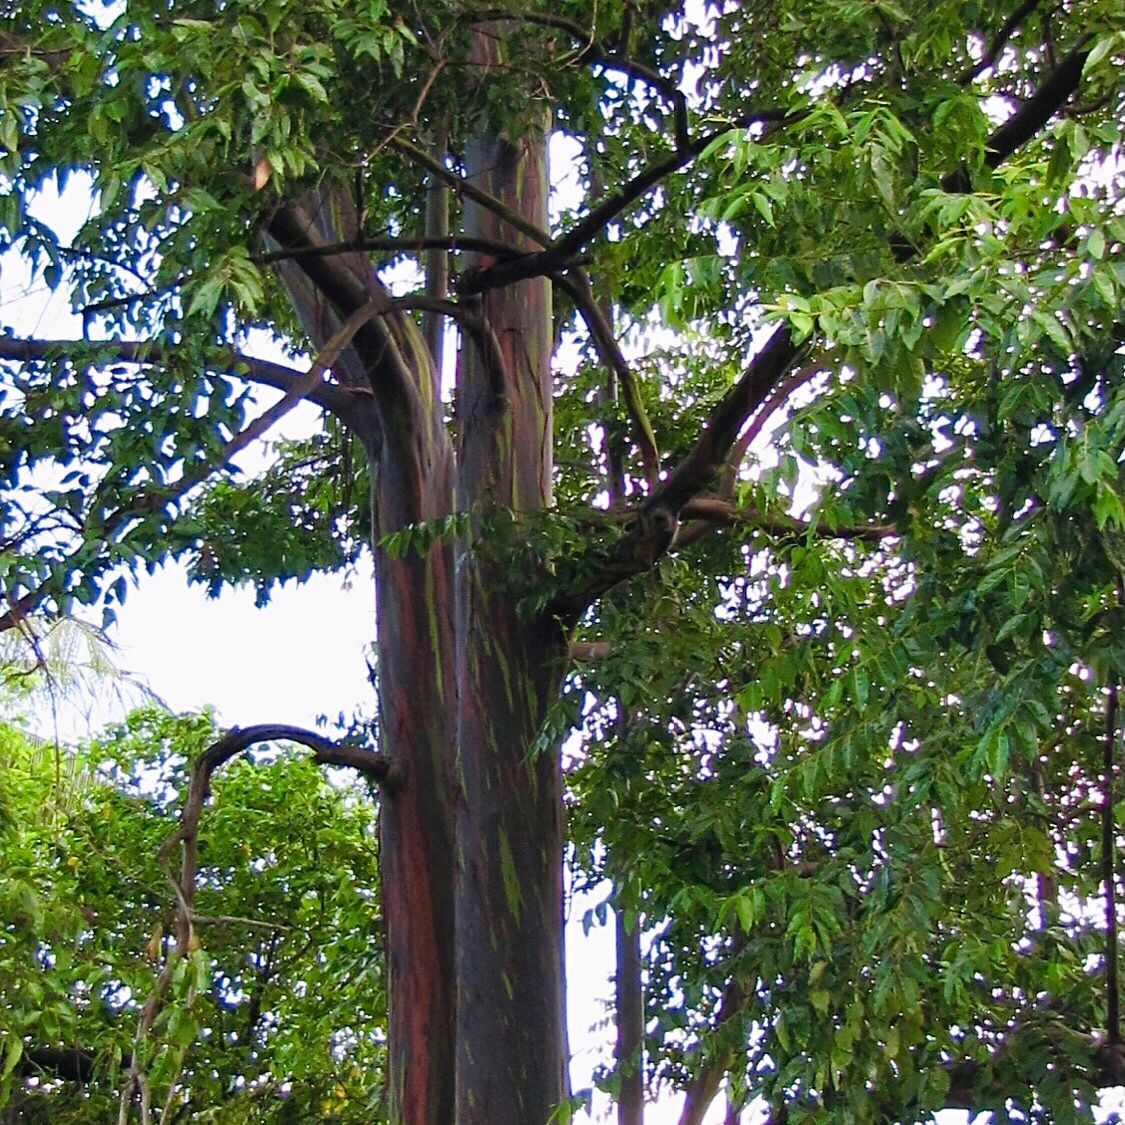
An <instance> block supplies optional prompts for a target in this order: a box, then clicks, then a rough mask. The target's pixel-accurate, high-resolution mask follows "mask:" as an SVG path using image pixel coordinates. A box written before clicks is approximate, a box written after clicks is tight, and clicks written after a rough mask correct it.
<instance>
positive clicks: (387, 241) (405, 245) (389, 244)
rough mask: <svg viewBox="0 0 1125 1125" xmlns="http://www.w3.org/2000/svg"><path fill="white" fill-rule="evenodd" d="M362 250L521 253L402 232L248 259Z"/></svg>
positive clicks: (479, 241)
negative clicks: (398, 236)
mask: <svg viewBox="0 0 1125 1125" xmlns="http://www.w3.org/2000/svg"><path fill="white" fill-rule="evenodd" d="M357 250H366V251H371V252H374V253H377V254H378V253H385V254H412V253H415V252H417V251H421V250H446V251H449V252H451V253H452V252H457V251H467V252H476V253H479V254H493V255H495V256H496V257H498V258H518V257H519V256H520V255H521V254H523V253H524V251H523V250H521V249H520V248H519V247H518V246H514V245H512V244H511V243H510V242H497V241H496V240H495V239H492V238H472V237H469V236H468V235H463V234H450V235H432V234H425V235H404V236H403V237H401V238H390V237H386V238H382V237H369V238H368V237H365V238H356V239H352V240H350V241H348V242H328V243H323V244H319V245H316V246H293V247H289V248H288V249H286V250H270V251H266V252H264V253H261V254H255V255H254V256H253V257H252V258H251V259H250V260H251V261H252V262H254V263H256V264H257V265H268V264H270V263H271V262H282V261H290V260H293V259H296V258H305V257H331V256H333V255H336V254H351V253H353V252H355V251H357Z"/></svg>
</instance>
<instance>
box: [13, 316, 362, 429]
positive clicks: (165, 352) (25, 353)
mask: <svg viewBox="0 0 1125 1125" xmlns="http://www.w3.org/2000/svg"><path fill="white" fill-rule="evenodd" d="M71 349H76V350H81V351H90V352H96V353H99V354H101V353H107V354H108V355H109V358H108V359H107V360H105V361H101V360H99V362H110V363H114V362H116V363H135V364H137V365H138V366H147V365H153V366H156V365H158V364H161V363H166V362H168V361H169V360H170V359H171V358H172V357H173V356H174V354H175V351H176V348H175V345H169V344H163V343H160V342H159V341H156V340H105V341H100V340H97V341H87V340H44V339H17V338H15V337H12V336H0V360H12V361H15V362H20V363H40V362H43V361H45V360H50V359H54V358H56V357H57V356H60V355H64V354H65V353H66V352H67V351H68V350H71ZM216 358H217V359H218V358H220V357H216ZM221 358H222V363H221V364H219V363H214V364H208V369H209V370H214V371H223V370H225V371H227V372H228V373H229V374H231V375H234V376H236V377H238V378H240V379H245V380H246V381H247V382H250V383H260V384H261V385H262V386H264V387H272V388H274V389H275V390H279V391H284V392H286V393H288V392H289V391H291V390H292V389H293V387H294V386H296V385H297V384H298V383H300V382H301V381H302V380H304V381H305V382H306V383H307V382H308V379H307V376H308V374H309V372H306V371H297V370H295V369H294V368H292V367H286V366H285V365H284V364H281V363H272V362H270V361H269V360H265V359H255V358H254V357H253V356H248V355H245V354H243V353H242V352H236V351H234V350H233V349H232V350H230V351H229V352H227V353H226V355H225V356H222V357H221ZM93 363H94V361H93V360H91V361H90V365H91V366H92V365H93ZM302 397H304V398H307V399H308V400H309V402H312V403H315V404H316V405H317V406H320V407H322V408H323V409H325V410H327V411H329V412H330V413H331V414H334V415H336V417H337V418H339V419H340V421H341V422H344V423H345V424H349V425H353V426H354V424H355V421H356V418H357V411H362V410H363V409H364V406H365V405H366V404H364V402H363V394H362V392H357V391H356V390H354V389H353V388H350V387H349V388H344V387H340V386H337V385H335V384H333V383H328V382H325V381H323V380H321V381H320V382H318V383H314V384H312V385H311V386H309V388H308V390H307V391H306V392H305V393H304V394H303V396H302Z"/></svg>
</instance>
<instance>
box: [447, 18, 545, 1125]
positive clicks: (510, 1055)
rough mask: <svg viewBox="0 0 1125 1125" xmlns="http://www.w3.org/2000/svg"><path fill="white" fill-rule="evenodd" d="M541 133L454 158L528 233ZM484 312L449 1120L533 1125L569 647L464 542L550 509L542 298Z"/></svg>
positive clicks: (465, 611) (493, 564)
mask: <svg viewBox="0 0 1125 1125" xmlns="http://www.w3.org/2000/svg"><path fill="white" fill-rule="evenodd" d="M496 43H497V38H496V37H494V36H485V35H483V34H478V38H477V59H478V64H479V65H481V66H483V67H488V66H490V65H491V64H492V63H493V62H494V61H495V54H494V52H495V51H496V50H497V47H496ZM546 132H547V130H546V122H545V121H544V122H543V127H542V129H541V130H540V129H536V128H534V127H531V128H528V129H525V131H524V135H523V136H522V137H521V138H520V139H519V141H517V142H515V143H509V142H507V141H505V140H501V139H500V138H498V137H496V136H494V135H489V134H488V133H487V132H485V131H484V130H483V129H482V132H481V134H480V135H478V136H477V138H476V139H475V140H474V141H473V142H472V144H471V145H470V147H469V151H468V152H467V154H466V170H467V172H468V175H469V178H470V179H471V180H472V182H473V183H474V184H475V185H476V186H477V187H480V188H483V189H484V190H485V191H487V192H489V193H490V194H491V195H493V196H495V197H496V198H497V199H499V200H500V201H501V202H502V203H504V204H505V205H506V206H507V207H508V208H510V209H512V210H514V211H517V212H518V213H519V214H520V215H521V216H523V217H524V218H526V219H528V220H530V221H531V222H533V223H535V224H536V225H537V226H538V227H540V228H545V227H546V224H547V159H546V155H547V154H546V140H547V137H546ZM465 230H466V232H467V233H468V234H470V235H474V236H479V237H486V238H495V239H503V240H505V241H508V242H511V241H514V240H515V239H516V235H515V233H514V232H513V231H512V230H511V229H510V227H508V226H507V225H506V224H505V223H504V222H503V221H502V220H500V219H498V218H497V217H496V216H495V215H494V214H493V213H492V212H490V211H488V210H486V209H485V208H483V207H481V206H479V205H478V204H475V203H468V202H467V203H466V204H465ZM529 248H533V247H530V246H529ZM479 264H484V263H479ZM480 311H481V314H482V315H483V317H484V320H485V323H486V324H487V325H488V327H489V328H490V329H491V330H492V332H493V333H494V334H495V337H496V340H497V342H498V344H499V351H500V353H501V354H502V356H503V360H504V367H505V371H504V380H503V382H504V385H503V388H502V389H501V388H500V387H498V386H497V379H496V372H495V371H494V370H492V369H490V367H489V365H488V364H487V363H485V362H482V358H481V356H480V353H479V352H478V351H477V350H476V349H475V348H473V347H472V346H471V345H470V346H467V347H466V346H463V347H462V351H461V357H460V368H459V378H458V390H459V404H458V407H459V424H460V438H461V441H460V456H459V476H458V505H459V507H461V508H462V509H464V510H466V511H469V512H470V513H471V515H472V522H473V528H474V531H473V534H472V536H470V542H469V544H468V545H467V546H466V549H465V551H464V552H463V554H462V555H461V557H460V558H459V559H458V562H457V661H458V664H457V683H458V712H457V769H458V775H459V781H460V784H461V787H462V798H463V799H462V801H461V804H460V807H459V809H458V815H457V860H456V869H455V876H454V882H455V898H456V924H457V1118H456V1120H457V1122H458V1123H460V1125H469V1123H476V1122H482V1123H483V1122H513V1123H515V1122H520V1123H521V1125H523V1123H526V1125H544V1123H545V1122H546V1121H547V1119H548V1118H549V1117H550V1115H551V1113H552V1111H553V1110H554V1109H555V1107H556V1106H557V1105H558V1104H559V1102H560V1101H561V1100H562V1099H563V1098H564V1097H565V1094H566V1088H567V1083H566V1058H565V1033H564V1016H563V983H562V982H563V974H562V838H563V834H562V777H561V768H560V763H559V757H558V754H557V752H555V751H554V750H551V751H548V752H545V753H544V752H540V753H533V752H532V747H533V744H534V742H535V739H536V736H537V734H538V732H539V730H540V727H541V725H542V722H543V718H544V713H545V711H546V708H547V706H548V705H549V703H550V701H551V699H552V698H553V697H554V695H555V694H556V693H557V691H558V686H559V682H560V678H561V675H562V672H563V668H564V664H565V657H566V637H565V634H564V631H563V629H562V628H561V627H560V625H559V624H558V623H557V622H556V621H553V620H551V619H548V618H545V617H543V616H538V617H530V618H529V617H527V616H526V615H525V614H523V613H521V611H520V607H519V605H518V601H519V598H520V591H519V590H518V589H513V588H512V586H511V576H510V574H509V573H508V572H509V570H510V563H509V562H505V560H504V558H503V551H504V545H503V544H501V545H500V547H499V552H498V553H497V552H496V550H495V548H494V547H490V546H489V545H488V544H487V543H484V542H481V541H479V540H475V536H476V534H477V533H478V532H480V530H481V527H482V524H487V521H488V518H489V515H490V514H491V513H494V512H503V511H505V510H508V511H511V512H514V513H515V514H516V518H517V519H519V518H521V517H524V516H527V515H532V514H534V513H535V512H536V511H539V510H540V509H542V508H543V507H544V506H545V505H547V504H548V503H549V501H550V496H551V378H550V357H551V344H552V333H551V304H550V285H549V283H548V282H547V281H546V280H545V279H543V278H535V279H533V280H530V281H525V282H522V283H520V284H518V285H515V286H510V287H507V288H504V289H499V290H493V291H490V292H487V293H486V294H485V295H484V296H483V298H482V299H481V309H480ZM486 535H487V529H486ZM490 538H492V537H490Z"/></svg>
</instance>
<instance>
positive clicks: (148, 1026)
mask: <svg viewBox="0 0 1125 1125" xmlns="http://www.w3.org/2000/svg"><path fill="white" fill-rule="evenodd" d="M263 742H295V743H297V744H298V745H300V746H305V747H307V748H308V749H309V750H311V751H312V752H313V759H314V761H316V762H317V763H319V764H323V765H343V766H348V767H350V768H352V769H354V770H357V771H358V772H360V773H361V774H363V776H365V777H368V778H370V779H371V780H373V781H376V782H378V783H379V784H381V785H383V786H384V787H386V788H388V789H392V790H393V788H394V787H395V786H396V785H397V784H398V782H399V779H400V775H399V771H398V768H397V767H396V766H395V764H394V763H392V762H390V761H388V760H387V759H386V758H384V757H383V756H382V755H381V754H376V753H375V752H374V751H371V750H366V749H364V748H362V747H359V746H349V745H343V744H340V743H336V742H332V741H331V740H330V739H327V738H323V737H322V736H321V735H319V734H316V733H315V732H314V731H310V730H306V729H304V728H303V727H294V726H288V725H286V724H281V723H277V724H271V723H265V724H261V725H258V726H252V727H245V728H239V727H232V728H231V730H229V731H228V732H227V733H226V734H225V735H224V736H223V737H222V738H220V739H219V740H218V741H217V742H213V743H212V744H211V745H210V746H209V747H207V749H206V750H204V751H203V753H202V754H200V755H199V757H198V758H196V760H195V761H194V762H193V763H192V767H191V774H190V779H189V781H188V791H187V797H186V799H185V801H184V809H183V812H182V813H181V814H180V823H179V826H178V827H177V828H176V830H175V831H174V832H172V833H171V835H169V836H168V838H167V839H166V840H165V841H164V843H163V844H161V846H160V850H159V851H158V852H157V853H156V862H157V864H158V866H159V867H160V869H161V870H162V871H163V872H164V875H165V877H166V878H167V880H168V883H169V885H170V886H171V888H172V892H173V895H174V896H175V900H176V932H175V947H174V949H173V950H172V951H171V952H170V953H169V955H168V957H167V958H166V960H165V963H164V967H163V968H162V969H161V972H160V974H159V976H158V977H157V979H156V982H155V984H154V985H153V990H152V992H151V993H150V995H149V997H148V999H147V1000H146V1001H145V1003H144V1006H143V1007H142V1009H141V1013H140V1016H139V1018H138V1021H137V1031H136V1035H135V1037H134V1048H133V1056H132V1061H131V1063H130V1066H129V1073H128V1077H127V1078H126V1081H125V1084H124V1086H123V1087H122V1090H121V1103H120V1104H121V1113H120V1115H119V1120H125V1119H127V1117H128V1106H129V1103H130V1102H131V1101H132V1098H133V1094H134V1092H139V1093H140V1095H141V1099H142V1109H141V1117H142V1121H143V1120H144V1119H145V1118H146V1116H147V1112H146V1109H145V1106H146V1104H147V1097H148V1082H147V1076H146V1075H145V1074H144V1072H143V1071H142V1069H141V1066H140V1064H139V1062H138V1059H139V1058H140V1057H143V1056H146V1052H145V1051H144V1050H143V1049H142V1048H143V1046H144V1044H145V1041H146V1040H147V1039H148V1037H149V1035H150V1034H151V1032H152V1028H153V1025H154V1024H155V1022H156V1017H157V1016H158V1015H159V1012H160V1008H161V1005H162V1004H163V1001H164V997H165V995H166V994H167V992H168V988H169V986H170V985H171V983H172V979H173V976H174V974H175V969H176V965H177V963H178V962H179V960H180V959H181V958H182V957H184V956H185V955H188V954H190V953H191V952H192V951H193V950H195V949H197V948H198V939H197V938H196V936H195V925H194V920H195V913H194V910H193V902H194V899H195V887H196V877H197V874H198V839H199V822H200V820H201V818H202V816H203V805H204V802H205V801H206V799H207V797H208V795H209V794H210V791H211V778H212V776H213V775H214V773H215V771H216V770H217V769H219V768H220V767H221V766H223V765H225V764H226V763H227V762H229V761H230V760H231V759H232V758H234V757H235V756H236V755H238V754H241V753H244V752H245V751H247V750H249V749H250V748H251V747H253V746H257V745H260V744H261V743H263ZM178 845H182V847H183V855H182V858H181V862H180V874H179V876H175V875H173V874H172V872H171V870H170V868H169V861H170V859H171V856H172V852H173V851H174V850H175V848H176V847H177V846H178Z"/></svg>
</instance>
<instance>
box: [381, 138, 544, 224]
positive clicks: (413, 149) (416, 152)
mask: <svg viewBox="0 0 1125 1125" xmlns="http://www.w3.org/2000/svg"><path fill="white" fill-rule="evenodd" d="M391 147H392V148H396V149H398V151H399V152H401V153H402V154H403V155H404V156H406V157H408V158H409V159H411V160H413V161H414V163H415V164H420V165H421V166H422V167H423V168H425V169H426V171H427V172H429V173H431V174H432V175H434V176H437V178H438V179H440V180H444V181H445V182H446V183H447V184H449V186H450V187H451V188H452V189H453V190H454V191H455V192H457V193H458V194H459V195H464V196H467V197H468V198H469V199H471V200H473V201H474V202H475V203H479V204H480V205H481V206H482V207H483V208H484V209H485V210H486V211H491V212H492V213H493V214H494V215H498V216H499V217H500V218H501V219H503V220H504V222H506V223H507V224H508V225H509V226H510V227H512V228H513V230H518V231H519V232H520V233H521V234H525V235H527V237H528V238H530V239H531V241H532V242H534V243H536V244H537V245H539V246H550V245H551V237H550V235H549V234H547V232H546V231H543V230H540V229H539V228H538V227H537V226H536V225H535V224H534V223H530V222H528V221H527V219H525V218H524V217H523V216H522V215H520V214H519V213H517V212H516V211H513V210H512V209H511V208H510V207H507V206H505V205H504V204H503V203H501V202H500V200H499V199H497V198H496V197H495V196H494V195H490V194H489V193H488V192H487V191H483V190H482V189H481V188H479V187H477V186H476V184H471V183H469V181H468V180H466V179H465V178H464V177H462V176H459V175H457V173H456V172H453V171H451V170H450V169H449V168H447V167H446V166H445V165H444V164H443V163H442V162H441V161H440V160H438V159H436V158H435V157H433V156H431V155H430V154H429V153H428V152H426V150H425V149H423V148H419V147H418V146H417V145H416V144H412V143H411V142H410V141H408V140H405V139H403V138H402V137H395V138H394V139H393V140H392V141H391Z"/></svg>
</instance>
